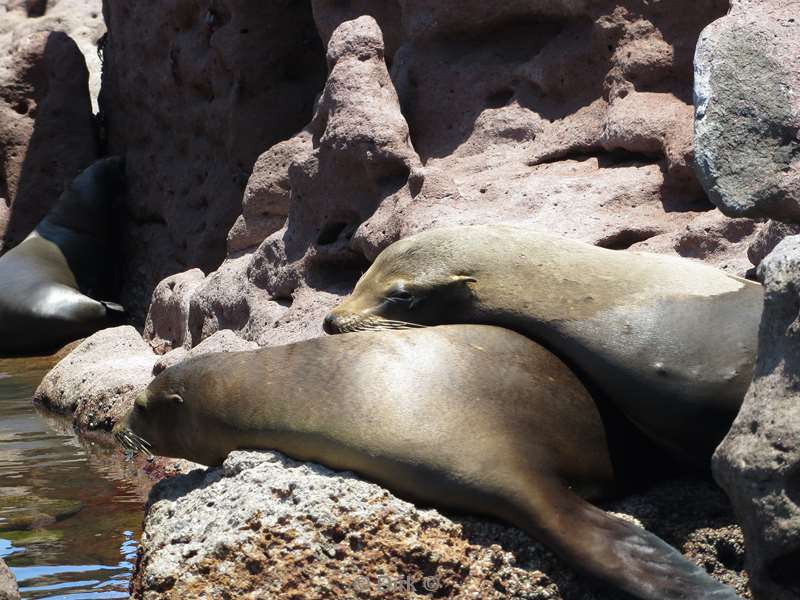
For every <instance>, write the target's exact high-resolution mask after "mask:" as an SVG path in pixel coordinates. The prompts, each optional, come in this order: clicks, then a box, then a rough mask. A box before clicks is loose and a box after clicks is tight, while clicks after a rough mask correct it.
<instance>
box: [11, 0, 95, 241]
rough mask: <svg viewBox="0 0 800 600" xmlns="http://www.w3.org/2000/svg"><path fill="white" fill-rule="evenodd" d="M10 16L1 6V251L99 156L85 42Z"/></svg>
mask: <svg viewBox="0 0 800 600" xmlns="http://www.w3.org/2000/svg"><path fill="white" fill-rule="evenodd" d="M6 18H7V17H6V16H5V15H3V14H2V9H0V253H2V252H3V251H4V250H7V249H8V248H10V247H13V246H15V245H16V244H18V243H19V242H21V241H22V240H23V239H24V238H25V236H27V235H28V234H29V233H30V232H31V231H32V230H33V228H34V227H35V226H36V224H37V223H38V222H39V221H40V220H41V219H42V217H44V216H45V214H46V213H47V211H48V210H49V209H50V208H51V207H52V206H53V204H55V202H56V200H57V199H58V197H59V195H60V194H61V192H62V191H63V190H64V185H65V182H66V181H69V180H71V179H72V178H73V177H75V176H76V175H78V173H80V172H81V171H82V170H83V169H84V168H86V167H88V166H89V165H90V164H91V163H92V161H94V159H95V158H96V157H97V140H96V136H95V128H94V118H93V116H92V106H91V102H90V100H89V88H88V87H87V78H88V72H87V70H86V64H85V62H84V57H83V55H82V54H81V52H80V50H79V49H78V46H77V45H76V44H75V42H74V41H73V40H72V39H71V38H70V37H69V36H68V35H67V34H65V33H62V32H52V33H51V32H47V31H37V32H34V33H27V28H25V27H22V26H20V27H18V28H12V29H10V30H8V31H6V32H5V33H4V29H5V27H7V26H8V23H10V22H13V23H17V21H16V20H14V19H11V18H10V17H8V18H9V21H8V22H6V21H4V19H6ZM26 21H27V20H26ZM26 21H24V22H23V23H25V22H26Z"/></svg>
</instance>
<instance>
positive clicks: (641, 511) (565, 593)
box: [132, 452, 746, 600]
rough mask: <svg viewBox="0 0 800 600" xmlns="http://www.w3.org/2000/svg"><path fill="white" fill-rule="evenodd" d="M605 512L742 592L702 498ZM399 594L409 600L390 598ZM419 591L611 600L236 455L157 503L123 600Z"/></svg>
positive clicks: (726, 530) (716, 507) (724, 537)
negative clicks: (621, 516)
mask: <svg viewBox="0 0 800 600" xmlns="http://www.w3.org/2000/svg"><path fill="white" fill-rule="evenodd" d="M609 508H610V509H611V510H613V511H615V512H617V513H619V512H622V513H625V514H628V515H632V517H631V518H633V519H634V520H635V521H640V522H643V523H644V524H646V526H647V527H648V528H652V529H653V530H654V531H655V532H656V533H658V534H659V535H662V536H665V537H666V539H668V540H669V541H670V542H671V543H674V544H676V545H677V546H678V547H681V548H682V549H683V550H684V552H686V553H687V554H688V555H689V556H691V557H692V558H693V559H694V560H696V561H697V562H699V563H701V564H702V565H703V566H704V567H705V568H706V569H707V570H708V571H709V572H710V573H711V574H712V575H714V576H715V577H718V578H720V579H721V580H723V581H725V582H726V583H729V584H731V585H734V586H735V587H737V589H738V590H739V591H740V592H743V593H744V592H745V590H746V580H745V578H744V577H743V574H742V573H741V572H740V571H741V560H742V555H743V545H742V540H741V532H740V531H739V530H738V528H736V527H735V526H734V525H732V516H731V515H730V511H729V510H728V508H727V506H726V501H725V499H724V496H723V494H722V493H721V492H719V491H718V490H716V489H715V488H714V487H713V486H711V485H710V484H707V483H701V482H679V483H674V484H668V485H664V486H660V487H659V488H657V489H655V490H653V491H651V492H649V493H648V494H646V495H638V496H633V497H630V498H628V499H626V500H624V501H622V502H618V503H615V504H613V505H611V506H609ZM426 578H427V579H426ZM387 584H392V585H394V586H396V589H394V590H393V591H392V590H389V591H387V590H386V588H385V587H382V586H386V585H387ZM409 584H410V585H413V586H414V587H415V589H416V590H417V592H418V594H419V596H417V595H413V594H412V595H410V594H408V593H407V591H406V590H405V589H400V588H402V587H403V586H408V585H409ZM426 585H427V586H428V587H429V588H431V587H436V588H438V594H440V596H438V597H447V598H465V599H466V598H492V599H494V598H496V599H501V598H523V599H535V600H545V599H549V600H562V599H568V600H601V599H605V598H607V596H606V595H604V594H601V593H598V592H593V591H592V590H591V589H590V588H588V587H586V586H585V585H584V582H583V581H581V580H580V579H578V578H577V577H576V576H575V575H574V572H573V570H572V569H570V568H569V567H567V566H565V565H564V564H563V563H561V561H560V560H558V559H557V558H556V557H555V556H553V555H552V554H551V553H550V552H549V551H548V550H546V549H545V548H544V547H543V546H541V545H540V544H539V543H538V542H536V541H534V540H532V539H531V538H529V537H528V536H527V535H525V534H524V533H522V532H521V531H519V530H517V529H514V528H512V527H508V526H506V525H503V524H500V523H497V522H490V521H486V520H483V519H480V518H477V517H465V516H459V517H456V516H453V515H450V516H445V515H443V514H441V513H440V512H438V511H436V510H424V509H422V508H417V507H415V506H414V505H412V504H410V503H408V502H405V501H403V500H400V499H398V498H396V497H395V496H393V495H392V494H390V493H389V492H387V491H386V490H384V489H383V488H381V487H379V486H377V485H375V484H372V483H368V482H365V481H363V480H361V479H359V478H357V477H356V476H354V475H352V474H351V473H346V472H345V473H341V472H340V473H336V472H333V471H330V470H329V469H326V468H324V467H322V466H319V465H316V464H311V463H298V462H295V461H293V460H290V459H288V458H286V457H284V456H283V455H280V454H277V453H271V452H234V453H232V454H231V455H230V456H229V457H228V459H227V460H226V461H225V464H224V465H223V466H222V467H220V468H217V469H209V470H198V471H196V472H194V473H192V474H190V475H187V476H183V477H175V478H172V479H169V480H166V481H163V482H161V483H160V484H158V485H157V486H156V487H155V488H154V489H153V492H152V493H151V497H150V502H149V507H148V512H147V516H146V518H145V525H144V534H143V537H142V554H141V560H140V561H139V563H138V565H137V570H136V572H135V574H134V579H133V582H132V590H133V594H132V595H133V597H134V598H140V599H145V600H150V599H152V600H155V599H158V600H164V599H173V598H174V599H178V598H196V597H207V598H219V597H225V596H226V595H227V596H228V597H236V598H285V597H294V598H325V597H341V598H346V597H347V598H349V597H359V598H369V597H380V598H396V599H398V600H400V599H401V598H409V597H414V598H416V597H427V596H425V595H424V591H425V589H424V588H425V586H426Z"/></svg>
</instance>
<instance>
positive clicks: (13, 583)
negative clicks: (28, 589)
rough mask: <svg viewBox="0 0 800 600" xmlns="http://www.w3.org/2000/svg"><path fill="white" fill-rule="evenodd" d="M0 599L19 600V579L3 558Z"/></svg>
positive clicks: (0, 573)
mask: <svg viewBox="0 0 800 600" xmlns="http://www.w3.org/2000/svg"><path fill="white" fill-rule="evenodd" d="M0 600H19V588H18V587H17V580H16V579H14V574H13V573H12V572H11V569H9V568H8V565H7V564H6V561H4V560H3V559H2V558H0Z"/></svg>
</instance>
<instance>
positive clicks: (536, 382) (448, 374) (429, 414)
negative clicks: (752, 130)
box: [114, 325, 738, 600]
mask: <svg viewBox="0 0 800 600" xmlns="http://www.w3.org/2000/svg"><path fill="white" fill-rule="evenodd" d="M114 433H115V435H116V437H117V439H119V440H120V442H122V443H123V444H124V445H126V446H127V447H129V448H134V449H145V450H147V451H149V452H152V453H155V454H159V455H165V456H173V457H180V458H186V459H189V460H193V461H197V462H201V463H204V464H207V465H217V464H220V463H221V462H222V461H223V459H224V458H225V456H226V455H227V454H228V453H229V452H230V451H232V450H236V449H274V450H278V451H281V452H283V453H285V454H287V455H288V456H290V457H292V458H295V459H298V460H305V461H314V462H318V463H321V464H323V465H326V466H328V467H330V468H333V469H339V470H351V471H355V472H356V473H359V474H361V475H363V476H364V477H366V478H368V479H371V480H373V481H375V482H378V483H380V484H382V485H384V486H385V487H386V488H388V489H390V490H392V491H394V492H396V493H397V494H399V495H401V496H404V497H406V498H408V499H411V500H415V501H417V502H421V503H423V504H427V505H435V506H440V507H444V508H449V509H452V510H456V511H462V512H470V513H483V514H486V515H491V516H494V517H498V518H500V519H503V520H505V521H507V522H510V523H512V524H514V525H516V526H518V527H520V528H522V529H524V530H526V531H527V532H529V533H530V534H531V535H533V536H535V537H536V538H537V539H539V540H541V541H542V542H544V543H546V544H547V545H548V546H549V547H550V548H552V549H553V550H554V551H556V552H557V553H558V554H560V555H561V556H562V557H563V558H564V559H566V560H567V561H569V562H570V563H571V564H572V565H573V566H574V567H576V568H577V569H579V570H581V571H582V572H584V573H586V574H589V575H591V576H594V577H595V578H598V579H599V580H601V581H602V582H604V583H605V584H606V585H609V586H611V587H613V588H615V589H618V590H623V591H624V592H625V593H627V594H628V596H629V597H632V598H639V599H652V600H655V599H658V600H665V599H678V598H682V599H689V598H691V599H693V600H702V599H710V598H715V599H729V600H730V599H733V598H738V596H737V595H736V594H735V593H734V591H733V590H732V589H730V588H727V587H725V586H723V585H722V584H720V583H719V582H717V581H715V580H713V579H712V578H711V577H709V576H708V575H707V574H706V572H705V571H704V570H703V569H701V568H700V567H698V566H696V565H694V564H692V563H691V562H689V561H688V560H686V559H685V558H684V557H683V556H681V554H680V553H678V552H677V551H676V550H675V549H674V548H672V547H671V546H669V545H668V544H666V543H665V542H663V541H662V540H660V539H659V538H657V537H656V536H654V535H652V534H650V533H648V532H646V531H645V530H643V529H641V528H639V527H637V526H635V525H633V524H631V523H628V522H626V521H623V520H622V519H619V518H617V517H614V516H612V515H609V514H607V513H606V512H604V511H602V510H600V509H599V508H596V507H594V506H592V505H591V504H589V503H588V502H587V501H586V500H585V499H587V498H588V499H592V498H598V497H602V496H607V495H610V494H612V493H614V492H615V490H616V489H617V486H618V484H619V482H618V481H617V473H616V472H615V460H614V458H613V457H612V456H611V454H610V452H609V445H608V443H607V439H606V429H605V427H604V423H603V419H602V418H601V414H600V411H599V410H598V407H597V405H596V404H595V402H594V400H593V399H592V397H591V396H590V395H589V393H588V392H587V391H586V389H585V388H584V387H583V385H582V384H581V383H580V381H579V380H578V379H577V378H576V377H575V376H574V374H573V373H572V371H571V370H570V369H569V368H567V367H566V366H565V365H564V364H563V363H562V362H561V361H560V360H559V359H558V358H556V357H555V356H554V355H553V354H551V353H550V352H548V351H546V350H544V349H543V348H542V347H541V346H539V345H538V344H536V343H534V342H533V341H531V340H529V339H528V338H526V337H525V336H522V335H519V334H517V333H514V332H512V331H510V330H507V329H502V328H498V327H488V326H480V325H458V326H445V327H431V328H422V329H411V330H407V331H397V332H366V333H354V334H346V335H342V336H337V337H328V338H318V339H314V340H309V341H306V342H300V343H296V344H291V345H287V346H278V347H273V348H264V349H261V350H255V351H249V352H234V353H227V354H209V355H205V356H200V357H196V358H192V359H189V360H186V361H184V362H182V363H179V364H177V365H175V366H173V367H170V368H168V369H166V370H165V371H163V372H162V373H161V374H160V375H158V376H157V377H156V378H155V379H154V380H153V381H152V382H151V383H150V385H149V386H148V388H147V390H146V391H145V392H143V393H142V394H141V395H140V396H139V397H138V398H137V399H136V403H135V405H134V408H133V409H132V410H131V411H130V412H129V413H128V415H127V416H126V418H125V419H124V420H123V421H122V422H120V423H119V424H118V425H117V427H115V430H114Z"/></svg>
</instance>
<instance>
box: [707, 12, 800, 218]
mask: <svg viewBox="0 0 800 600" xmlns="http://www.w3.org/2000/svg"><path fill="white" fill-rule="evenodd" d="M798 56H800V0H762V1H755V0H734V2H733V7H732V10H731V13H730V14H729V15H727V16H726V17H723V18H722V19H719V20H717V21H715V22H714V23H712V24H711V25H709V26H708V27H707V28H706V29H705V30H703V33H702V34H701V35H700V40H699V42H698V46H697V54H696V58H695V78H694V81H695V83H694V86H695V87H694V95H695V111H696V116H695V133H696V138H695V152H696V155H697V172H698V174H699V175H700V178H701V180H702V181H703V184H704V186H705V188H706V190H707V192H708V196H709V198H710V199H711V200H712V201H713V202H714V204H716V205H717V206H718V207H719V208H720V209H721V210H722V211H723V212H724V213H725V214H728V215H731V216H761V217H770V218H774V219H780V220H784V221H791V222H794V223H800V93H798V91H800V61H798Z"/></svg>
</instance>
